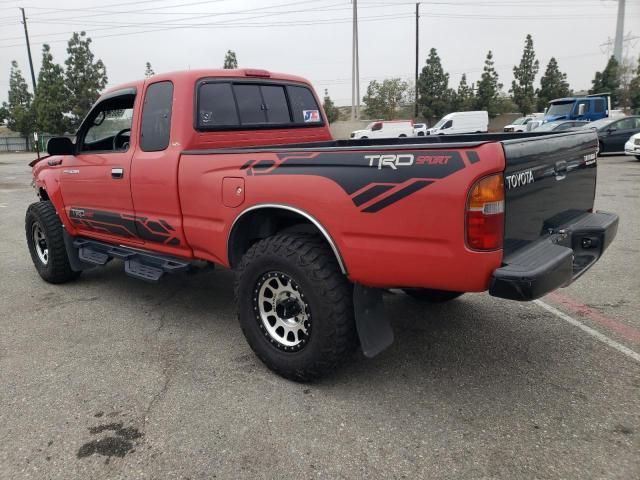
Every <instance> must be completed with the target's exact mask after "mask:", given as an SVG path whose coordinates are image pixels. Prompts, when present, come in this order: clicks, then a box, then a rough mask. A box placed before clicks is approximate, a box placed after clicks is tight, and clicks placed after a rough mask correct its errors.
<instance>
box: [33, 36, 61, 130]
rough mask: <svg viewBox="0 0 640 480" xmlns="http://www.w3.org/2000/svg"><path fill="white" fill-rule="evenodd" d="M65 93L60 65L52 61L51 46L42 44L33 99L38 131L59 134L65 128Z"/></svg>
mask: <svg viewBox="0 0 640 480" xmlns="http://www.w3.org/2000/svg"><path fill="white" fill-rule="evenodd" d="M67 103H68V102H67V93H66V91H65V86H64V72H63V70H62V67H61V66H60V65H58V64H57V63H54V62H53V55H52V54H51V48H50V47H49V45H47V44H46V43H45V44H44V45H42V66H41V67H40V73H39V74H38V86H37V87H36V94H35V97H34V99H33V107H34V112H35V118H36V126H37V128H38V130H39V131H41V132H46V133H54V134H61V133H64V132H65V131H66V129H67V124H68V122H67V119H66V117H65V115H64V114H65V112H66V107H67Z"/></svg>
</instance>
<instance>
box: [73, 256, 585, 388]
mask: <svg viewBox="0 0 640 480" xmlns="http://www.w3.org/2000/svg"><path fill="white" fill-rule="evenodd" d="M233 281H234V275H233V273H232V272H231V271H229V270H226V269H216V270H205V271H202V272H199V273H195V274H177V275H173V276H171V275H168V276H165V278H163V279H162V281H161V282H160V283H159V284H155V285H154V284H146V283H143V282H140V281H138V280H134V279H131V278H128V277H123V276H122V271H121V266H120V265H112V266H111V265H110V266H108V267H107V268H104V269H96V270H93V271H89V272H85V274H84V275H83V277H82V279H81V280H79V283H81V284H83V285H84V286H85V287H86V288H90V289H93V288H99V289H101V290H102V291H103V292H104V293H103V296H102V298H101V300H102V301H107V302H112V301H117V300H118V299H123V301H125V300H124V299H128V298H136V302H137V301H138V300H139V301H140V303H143V304H144V305H145V306H146V308H147V309H149V310H156V311H162V312H163V313H162V315H163V322H164V324H165V326H166V325H169V326H170V328H171V329H173V330H174V331H176V333H178V334H181V335H176V341H177V339H178V338H181V337H184V335H189V334H192V333H193V331H201V332H203V333H205V334H207V335H211V338H215V340H216V342H219V343H221V344H224V343H226V342H229V343H233V342H236V343H237V342H238V341H239V340H240V342H239V346H238V347H237V348H235V350H236V353H235V354H234V355H235V357H234V358H235V360H238V358H239V359H240V360H241V362H242V363H243V375H249V376H251V377H252V380H254V381H260V380H261V379H265V380H266V381H268V382H273V381H274V379H275V381H276V382H283V381H285V380H282V379H280V378H279V377H277V376H275V375H274V374H273V373H271V372H270V371H269V370H268V369H267V368H266V367H264V366H263V365H262V364H261V363H260V361H259V360H258V359H257V358H255V357H254V356H253V355H252V352H251V350H250V349H249V347H248V345H246V343H244V338H243V337H242V333H241V332H240V328H239V326H238V323H237V319H236V311H235V304H234V298H233ZM105 295H106V297H105ZM108 297H112V298H108ZM126 301H127V302H128V301H129V300H126ZM385 306H386V309H387V313H388V315H389V317H390V318H391V323H392V326H393V329H394V334H395V342H394V344H393V345H392V346H391V347H390V348H389V349H388V350H387V351H385V352H383V353H382V354H380V355H379V356H378V357H376V358H374V359H366V358H364V356H363V355H362V354H361V353H360V352H358V353H356V354H355V355H354V357H353V359H352V360H351V362H349V363H348V364H347V365H345V366H344V367H343V368H341V369H340V370H338V371H337V372H336V373H335V374H334V375H332V376H330V377H328V378H326V379H324V380H321V381H319V382H318V383H316V387H317V388H324V387H327V388H330V389H332V388H333V387H336V386H337V385H340V384H350V385H351V386H352V387H353V386H355V385H357V386H358V388H360V389H362V392H363V393H365V392H367V391H368V390H370V389H371V386H372V385H375V390H379V389H380V388H381V387H384V386H385V385H388V387H389V388H397V387H398V385H399V384H403V383H405V384H406V386H407V387H408V388H415V385H416V384H420V385H424V384H428V383H431V382H433V383H438V384H442V381H443V380H444V381H445V383H450V384H451V382H453V383H455V384H460V385H462V384H465V383H468V384H470V385H474V386H475V387H476V388H489V389H499V390H500V391H501V392H502V393H503V394H509V392H512V393H513V394H514V395H517V392H518V390H521V389H525V390H530V389H531V388H535V385H536V383H538V384H539V385H540V384H542V383H545V382H548V381H551V380H550V379H551V377H552V376H554V375H558V374H559V373H558V369H562V370H566V371H571V370H573V371H577V370H581V369H582V368H583V364H582V362H581V359H580V358H579V355H578V354H576V355H575V356H571V355H567V354H566V348H567V347H566V342H567V341H570V339H569V340H568V339H562V341H559V339H558V338H557V332H552V329H553V325H554V322H553V321H551V322H550V321H549V320H548V318H547V319H546V320H545V315H547V314H545V312H543V311H541V310H539V309H538V308H537V307H536V306H535V305H533V304H522V303H515V302H507V301H502V300H498V299H494V298H492V297H489V296H488V295H485V294H467V295H465V296H463V297H461V298H459V299H456V300H453V301H451V302H449V303H445V304H425V303H421V302H418V301H416V300H414V299H412V298H410V297H408V296H406V295H403V294H389V295H386V296H385ZM149 321H150V322H155V321H156V320H154V319H153V318H150V319H149ZM556 326H557V325H556ZM149 328H150V329H151V328H152V325H149ZM220 336H222V338H221V337H220ZM225 337H226V338H225ZM164 341H165V342H166V341H172V340H169V339H167V340H164ZM177 347H178V346H177V345H176V348H177ZM238 350H242V351H243V352H244V353H243V354H241V355H237V351H238ZM229 360H230V361H231V362H233V361H234V359H229ZM551 367H552V368H551ZM216 368H218V369H221V368H224V366H221V365H218V366H217V367H216ZM227 368H232V367H231V366H228V367H227ZM552 369H553V370H554V371H555V372H553V371H552ZM421 388H422V387H421ZM368 393H373V392H368Z"/></svg>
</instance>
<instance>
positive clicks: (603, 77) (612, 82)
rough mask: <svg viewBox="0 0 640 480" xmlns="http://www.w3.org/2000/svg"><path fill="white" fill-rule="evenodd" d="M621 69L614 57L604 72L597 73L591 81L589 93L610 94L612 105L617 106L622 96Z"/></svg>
mask: <svg viewBox="0 0 640 480" xmlns="http://www.w3.org/2000/svg"><path fill="white" fill-rule="evenodd" d="M619 67H620V65H619V64H618V61H617V60H616V59H615V57H613V56H612V57H611V58H610V59H609V61H608V62H607V66H606V67H605V68H604V70H603V71H602V72H596V75H595V77H594V79H593V80H592V81H591V85H592V87H591V90H589V93H610V94H611V104H612V105H613V106H617V105H618V100H619V94H620V71H619V70H620V68H619Z"/></svg>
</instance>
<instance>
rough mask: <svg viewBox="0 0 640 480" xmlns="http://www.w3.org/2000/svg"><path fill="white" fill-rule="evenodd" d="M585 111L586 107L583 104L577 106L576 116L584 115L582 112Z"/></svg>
mask: <svg viewBox="0 0 640 480" xmlns="http://www.w3.org/2000/svg"><path fill="white" fill-rule="evenodd" d="M586 109H587V106H586V105H585V104H584V103H581V104H580V105H578V116H582V115H584V112H585V110H586Z"/></svg>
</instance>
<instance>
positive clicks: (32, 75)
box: [20, 8, 40, 158]
mask: <svg viewBox="0 0 640 480" xmlns="http://www.w3.org/2000/svg"><path fill="white" fill-rule="evenodd" d="M20 11H21V12H22V24H23V25H24V38H25V39H26V41H27V54H29V68H30V69H31V83H32V85H33V96H34V97H35V95H36V74H35V72H34V71H33V60H32V59H31V44H30V43H29V30H27V17H26V16H25V14H24V8H20ZM34 140H35V144H36V154H37V156H38V158H40V146H39V145H38V133H37V132H35V134H34Z"/></svg>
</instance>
